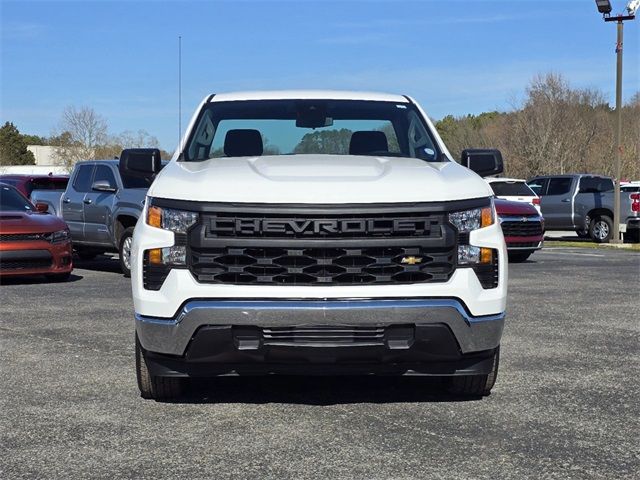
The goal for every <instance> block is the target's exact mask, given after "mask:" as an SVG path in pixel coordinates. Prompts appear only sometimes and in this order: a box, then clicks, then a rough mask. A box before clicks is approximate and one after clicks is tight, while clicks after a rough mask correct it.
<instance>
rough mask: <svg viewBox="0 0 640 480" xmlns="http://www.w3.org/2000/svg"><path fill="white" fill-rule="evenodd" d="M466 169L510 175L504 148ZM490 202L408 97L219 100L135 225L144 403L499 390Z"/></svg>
mask: <svg viewBox="0 0 640 480" xmlns="http://www.w3.org/2000/svg"><path fill="white" fill-rule="evenodd" d="M464 162H465V163H466V164H467V165H469V167H470V168H472V169H474V170H475V171H476V172H478V173H480V174H496V173H499V172H500V171H501V170H502V158H501V156H500V154H499V152H497V151H495V150H482V151H473V150H470V151H466V152H464ZM159 165H160V164H159V158H156V157H155V156H153V155H149V156H146V157H145V156H144V155H140V152H139V151H137V152H136V155H135V156H127V155H125V156H123V159H122V160H121V168H122V169H123V170H124V171H126V172H127V173H128V174H130V175H146V176H149V175H153V174H155V173H157V172H158V170H159ZM492 195H493V193H492V191H491V190H490V188H489V187H488V186H487V184H486V183H485V182H484V181H483V180H482V178H480V177H479V176H478V175H477V174H476V173H474V172H473V171H471V170H470V169H468V168H465V167H463V166H461V165H459V164H458V163H456V162H455V161H453V159H452V158H451V156H450V154H449V152H448V151H447V149H446V147H445V145H444V144H443V143H442V140H441V139H440V137H439V136H438V134H437V133H436V131H435V129H434V127H433V125H432V124H431V122H430V121H429V118H428V117H427V115H426V114H425V113H424V112H423V111H422V109H421V108H420V107H419V106H418V105H417V104H416V103H415V102H414V101H413V100H412V99H411V98H409V97H405V96H400V95H386V94H376V93H354V92H327V91H319V92H318V91H286V92H249V93H235V94H219V95H210V96H208V97H206V98H205V99H204V101H203V102H202V104H201V105H200V107H199V108H198V110H197V111H196V113H195V115H194V116H193V119H192V120H191V123H190V125H189V127H188V129H187V132H186V134H185V136H184V138H183V140H182V142H181V144H180V145H179V147H178V149H177V150H176V153H175V154H174V157H173V159H172V160H171V162H170V163H169V164H168V165H167V166H166V167H165V168H164V169H163V170H162V171H161V172H160V173H159V174H158V175H157V178H156V179H155V181H154V183H153V184H152V186H151V188H150V189H149V192H148V197H147V201H146V204H145V211H144V214H143V220H141V221H139V222H138V224H137V226H136V229H135V233H134V240H133V247H132V275H131V280H132V287H133V300H134V305H135V318H136V357H137V375H138V385H139V387H140V391H141V393H142V396H143V397H145V398H156V399H166V398H171V397H174V396H176V395H179V394H180V392H181V391H182V388H183V387H184V384H185V379H187V378H190V377H198V376H211V375H225V374H230V373H231V374H239V375H255V374H269V373H284V374H303V375H313V374H327V373H331V374H365V373H366V374H370V373H377V374H398V375H401V374H416V373H417V374H423V375H437V376H446V377H450V381H449V386H450V388H451V390H452V391H454V392H457V393H459V394H470V395H486V394H488V393H489V391H490V390H491V388H492V386H493V384H494V382H495V379H496V374H497V370H498V358H499V346H500V337H501V335H502V329H503V324H504V315H505V314H504V312H505V304H506V295H507V256H506V248H505V243H504V238H503V235H502V231H501V229H500V225H499V224H498V222H497V219H496V213H495V209H494V206H493V201H492Z"/></svg>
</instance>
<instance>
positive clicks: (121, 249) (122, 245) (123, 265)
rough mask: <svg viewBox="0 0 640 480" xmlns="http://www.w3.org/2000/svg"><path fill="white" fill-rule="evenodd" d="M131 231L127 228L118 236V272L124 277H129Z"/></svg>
mask: <svg viewBox="0 0 640 480" xmlns="http://www.w3.org/2000/svg"><path fill="white" fill-rule="evenodd" d="M133 229H134V227H129V228H127V229H126V230H125V231H124V232H122V235H121V236H120V242H118V256H119V258H120V270H122V273H123V274H124V276H125V277H130V276H131V245H132V243H133Z"/></svg>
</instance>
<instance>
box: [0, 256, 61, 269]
mask: <svg viewBox="0 0 640 480" xmlns="http://www.w3.org/2000/svg"><path fill="white" fill-rule="evenodd" d="M49 267H51V257H50V256H49V258H45V257H43V258H17V259H12V260H3V261H2V262H0V269H2V270H31V269H38V268H49Z"/></svg>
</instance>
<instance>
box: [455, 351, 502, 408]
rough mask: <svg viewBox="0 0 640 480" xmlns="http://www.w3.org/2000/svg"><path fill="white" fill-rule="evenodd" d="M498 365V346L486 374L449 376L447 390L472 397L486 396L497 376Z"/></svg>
mask: <svg viewBox="0 0 640 480" xmlns="http://www.w3.org/2000/svg"><path fill="white" fill-rule="evenodd" d="M499 365H500V347H498V348H496V351H495V353H494V354H493V366H492V368H491V372H490V373H489V374H488V375H460V376H455V377H451V379H450V381H449V386H448V391H449V393H452V394H454V395H464V396H473V397H486V396H488V395H489V394H491V389H492V388H493V386H494V385H495V384H496V379H497V378H498V366H499Z"/></svg>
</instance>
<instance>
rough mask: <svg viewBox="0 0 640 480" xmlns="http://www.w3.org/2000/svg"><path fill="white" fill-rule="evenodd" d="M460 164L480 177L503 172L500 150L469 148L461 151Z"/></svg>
mask: <svg viewBox="0 0 640 480" xmlns="http://www.w3.org/2000/svg"><path fill="white" fill-rule="evenodd" d="M460 163H461V164H462V165H464V166H465V167H467V168H468V169H470V170H473V171H474V172H476V173H477V174H478V175H480V176H481V177H488V176H490V175H497V174H499V173H502V172H503V171H504V162H503V161H502V153H500V150H496V149H491V148H469V149H466V150H463V151H462V154H461V155H460Z"/></svg>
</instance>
